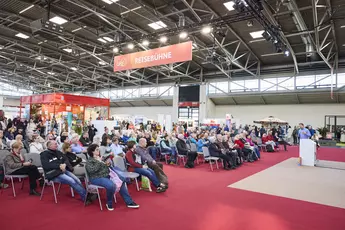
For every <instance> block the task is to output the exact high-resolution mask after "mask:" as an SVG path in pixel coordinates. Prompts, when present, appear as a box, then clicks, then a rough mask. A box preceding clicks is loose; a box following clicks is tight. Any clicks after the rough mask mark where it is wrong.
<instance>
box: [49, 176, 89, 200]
mask: <svg viewBox="0 0 345 230" xmlns="http://www.w3.org/2000/svg"><path fill="white" fill-rule="evenodd" d="M52 181H54V182H56V183H61V184H68V185H69V186H71V187H72V188H73V189H74V190H75V191H76V192H77V193H78V194H79V195H80V197H81V199H82V200H83V201H85V198H86V190H85V189H84V187H83V185H82V184H81V182H80V180H79V179H78V177H76V176H75V175H74V174H73V173H71V172H70V171H66V172H65V173H63V174H61V175H59V176H57V177H55V178H54V179H53V180H52Z"/></svg>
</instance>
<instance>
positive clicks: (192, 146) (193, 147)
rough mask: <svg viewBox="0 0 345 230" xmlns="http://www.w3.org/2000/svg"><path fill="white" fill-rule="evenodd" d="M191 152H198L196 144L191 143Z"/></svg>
mask: <svg viewBox="0 0 345 230" xmlns="http://www.w3.org/2000/svg"><path fill="white" fill-rule="evenodd" d="M190 151H192V152H197V151H198V147H197V146H196V144H195V143H190Z"/></svg>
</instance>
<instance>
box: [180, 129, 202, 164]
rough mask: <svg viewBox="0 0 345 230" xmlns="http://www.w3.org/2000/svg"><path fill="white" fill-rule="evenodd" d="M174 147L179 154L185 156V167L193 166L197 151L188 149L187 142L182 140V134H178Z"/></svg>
mask: <svg viewBox="0 0 345 230" xmlns="http://www.w3.org/2000/svg"><path fill="white" fill-rule="evenodd" d="M176 148H177V152H178V154H179V155H185V156H187V163H186V165H185V168H194V161H195V159H196V158H197V156H198V153H197V152H192V151H191V150H190V149H188V148H187V144H186V141H185V140H184V136H183V134H179V135H178V139H177V142H176Z"/></svg>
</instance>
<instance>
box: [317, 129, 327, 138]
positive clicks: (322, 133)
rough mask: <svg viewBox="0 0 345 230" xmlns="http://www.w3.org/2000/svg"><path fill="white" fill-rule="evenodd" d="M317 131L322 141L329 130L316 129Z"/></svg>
mask: <svg viewBox="0 0 345 230" xmlns="http://www.w3.org/2000/svg"><path fill="white" fill-rule="evenodd" d="M317 131H319V133H320V135H321V136H322V138H323V139H325V138H326V136H327V133H329V129H328V128H326V127H323V128H318V129H317Z"/></svg>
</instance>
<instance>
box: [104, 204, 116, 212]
mask: <svg viewBox="0 0 345 230" xmlns="http://www.w3.org/2000/svg"><path fill="white" fill-rule="evenodd" d="M105 206H106V207H107V209H108V211H114V208H113V206H112V205H108V204H106V205H105Z"/></svg>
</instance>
